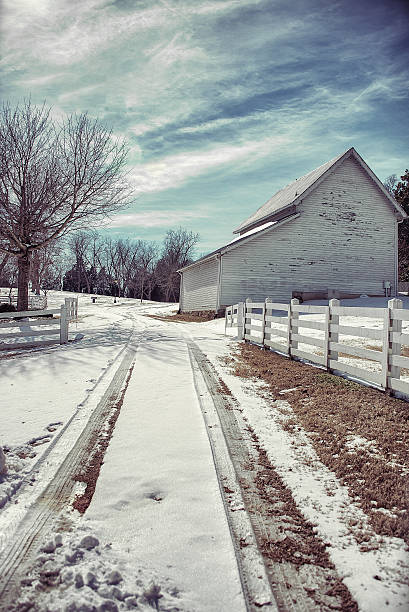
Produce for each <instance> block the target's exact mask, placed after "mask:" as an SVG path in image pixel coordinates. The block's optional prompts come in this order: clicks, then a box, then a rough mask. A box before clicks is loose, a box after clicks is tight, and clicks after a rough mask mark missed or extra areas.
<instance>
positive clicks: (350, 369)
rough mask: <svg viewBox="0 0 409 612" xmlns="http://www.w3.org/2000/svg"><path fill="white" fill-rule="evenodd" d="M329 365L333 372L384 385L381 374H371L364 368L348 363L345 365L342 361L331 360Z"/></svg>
mask: <svg viewBox="0 0 409 612" xmlns="http://www.w3.org/2000/svg"><path fill="white" fill-rule="evenodd" d="M329 365H330V368H331V369H332V370H338V371H339V372H345V373H346V374H350V375H351V376H354V377H355V378H358V379H360V380H364V381H366V382H371V383H375V384H378V385H381V384H382V374H381V372H371V371H370V370H364V369H363V368H357V367H355V366H351V365H349V364H347V363H343V362H342V361H333V360H331V359H330V362H329Z"/></svg>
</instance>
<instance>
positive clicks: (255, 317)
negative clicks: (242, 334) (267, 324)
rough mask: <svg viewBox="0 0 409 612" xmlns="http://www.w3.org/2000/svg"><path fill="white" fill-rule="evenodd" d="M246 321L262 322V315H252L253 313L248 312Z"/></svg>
mask: <svg viewBox="0 0 409 612" xmlns="http://www.w3.org/2000/svg"><path fill="white" fill-rule="evenodd" d="M246 319H248V320H249V321H263V320H264V315H262V314H257V313H253V312H248V313H247V314H246Z"/></svg>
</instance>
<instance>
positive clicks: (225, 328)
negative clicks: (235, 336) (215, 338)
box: [224, 306, 229, 335]
mask: <svg viewBox="0 0 409 612" xmlns="http://www.w3.org/2000/svg"><path fill="white" fill-rule="evenodd" d="M228 312H229V306H226V310H225V311H224V335H226V330H227V317H228Z"/></svg>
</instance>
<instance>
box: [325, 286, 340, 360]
mask: <svg viewBox="0 0 409 612" xmlns="http://www.w3.org/2000/svg"><path fill="white" fill-rule="evenodd" d="M339 304H340V301H339V300H337V299H335V298H333V299H332V300H330V301H329V303H328V307H329V315H328V321H329V331H328V335H327V339H328V348H327V350H326V356H327V363H326V367H327V368H329V367H330V362H331V360H332V361H336V360H337V359H338V353H337V352H336V351H332V350H331V349H330V344H331V342H338V340H339V334H338V332H337V331H335V326H339V315H338V314H336V310H337V308H339Z"/></svg>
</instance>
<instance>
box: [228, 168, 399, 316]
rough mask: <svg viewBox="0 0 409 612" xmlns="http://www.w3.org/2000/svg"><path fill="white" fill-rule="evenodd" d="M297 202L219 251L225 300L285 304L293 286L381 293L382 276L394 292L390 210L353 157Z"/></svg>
mask: <svg viewBox="0 0 409 612" xmlns="http://www.w3.org/2000/svg"><path fill="white" fill-rule="evenodd" d="M297 207H298V210H299V212H300V216H299V217H298V218H297V219H294V220H292V221H290V222H288V223H286V224H284V225H282V226H280V227H277V228H274V226H272V228H271V229H269V230H268V231H266V232H264V233H263V235H262V236H257V235H255V237H254V238H253V239H251V240H249V241H248V242H247V243H246V244H244V245H243V246H238V247H237V248H235V249H234V250H232V251H230V252H228V253H226V254H225V255H223V278H222V288H221V294H222V297H221V299H222V303H223V304H232V303H236V302H238V301H239V300H240V299H243V297H244V296H245V295H250V296H251V297H252V299H254V300H255V301H256V300H257V301H261V300H263V299H264V298H265V296H266V295H269V296H271V298H272V299H273V300H274V301H276V302H285V301H289V300H290V299H291V297H292V291H293V290H300V291H327V289H333V290H339V291H341V292H346V293H355V294H357V295H360V294H361V293H367V294H368V295H372V294H373V295H383V294H384V291H383V281H385V280H389V281H391V285H392V293H395V290H396V287H395V284H396V283H395V280H394V274H395V249H394V247H393V245H394V236H395V230H396V224H397V222H396V219H395V215H394V211H393V209H392V208H391V206H390V202H388V201H387V199H386V197H385V196H384V194H383V193H382V192H381V191H380V190H379V189H378V187H377V186H376V185H375V183H374V182H373V180H372V179H371V178H370V176H368V174H367V173H366V172H365V171H364V170H363V169H362V167H361V166H360V164H358V163H357V162H356V160H355V159H352V158H348V159H346V160H345V161H343V163H342V164H341V165H339V167H337V168H336V170H335V171H334V172H333V173H331V174H330V175H328V176H327V177H326V178H325V179H324V180H323V181H322V183H321V184H320V185H319V186H318V187H317V188H316V189H315V190H314V191H313V192H312V193H310V194H309V195H308V196H307V197H305V198H303V200H302V201H301V202H300V203H299V204H298V206H297ZM334 314H335V313H334ZM379 316H380V317H381V316H382V315H379Z"/></svg>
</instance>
